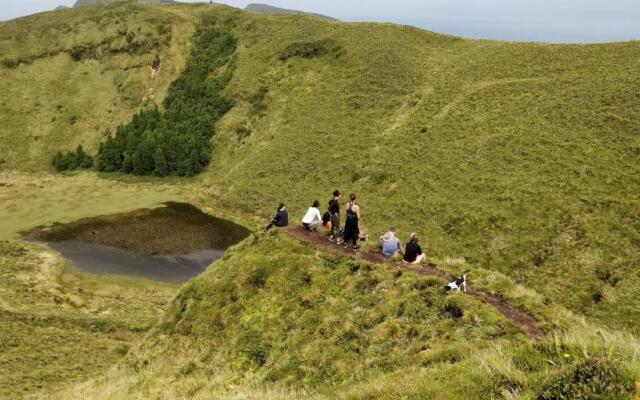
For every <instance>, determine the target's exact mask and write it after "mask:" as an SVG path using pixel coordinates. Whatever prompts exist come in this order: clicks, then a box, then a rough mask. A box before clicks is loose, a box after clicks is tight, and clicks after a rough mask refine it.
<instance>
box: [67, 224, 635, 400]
mask: <svg viewBox="0 0 640 400" xmlns="http://www.w3.org/2000/svg"><path fill="white" fill-rule="evenodd" d="M565 322H567V321H565ZM576 328H577V326H576ZM573 329H574V328H572V329H570V330H569V331H568V332H571V333H568V334H566V335H564V336H558V337H556V338H555V339H553V340H549V341H543V342H540V343H537V344H532V343H531V342H529V341H528V340H527V339H526V337H525V336H524V335H522V334H521V333H518V332H517V331H516V330H514V329H513V327H512V326H511V325H510V324H509V323H508V321H506V320H505V319H504V318H502V316H500V315H499V314H496V312H495V311H494V310H493V309H492V308H491V307H489V306H488V305H486V304H483V303H481V302H478V301H476V300H474V299H472V298H471V297H469V296H465V295H453V296H449V297H446V296H444V295H443V293H442V291H441V282H440V280H438V279H434V278H425V277H420V276H418V275H417V274H413V273H403V272H402V271H400V270H394V269H391V268H388V267H386V266H380V265H373V264H369V263H366V262H357V261H355V260H353V259H350V258H346V257H340V256H333V255H327V254H322V253H319V252H316V251H315V250H313V249H310V248H308V247H306V246H304V245H302V244H301V243H299V242H297V241H296V240H294V239H292V238H289V237H287V236H286V235H284V234H281V233H276V232H274V233H273V234H271V235H266V236H265V235H262V236H255V237H253V238H251V239H249V240H248V241H247V242H245V243H244V244H241V245H239V246H237V247H235V248H234V249H233V250H232V251H231V252H229V253H228V254H227V255H226V256H225V257H224V259H223V260H222V261H221V262H218V263H216V264H214V265H213V266H212V267H210V268H209V269H208V270H207V271H206V273H205V274H203V275H202V276H200V277H198V278H196V279H194V280H193V281H191V282H190V283H188V284H187V285H186V286H185V287H183V288H182V290H181V292H180V294H179V295H178V296H177V298H176V300H175V301H174V302H173V304H172V306H171V308H170V309H169V311H168V312H167V313H166V314H165V316H164V318H163V320H162V321H161V322H160V324H159V325H158V326H157V327H156V328H154V330H153V331H152V332H151V333H150V334H149V336H147V338H146V339H145V341H144V343H143V344H142V345H141V346H140V348H138V349H136V350H135V351H132V352H131V353H130V354H129V355H128V356H127V357H126V359H125V362H123V363H121V364H119V366H118V368H117V369H114V370H112V371H110V372H109V373H108V374H107V375H106V376H105V377H102V378H98V379H96V380H94V381H91V382H89V383H87V384H84V385H80V386H78V387H74V388H73V389H72V390H67V391H63V392H60V393H58V394H56V395H55V398H61V399H62V398H68V397H72V396H79V397H82V398H156V397H162V398H175V399H178V398H193V399H209V398H243V399H282V398H313V399H336V398H339V399H395V398H411V399H424V398H429V399H472V398H473V399H488V398H541V399H547V398H549V399H551V398H553V399H557V398H561V397H560V396H561V395H565V396H566V397H565V398H580V396H583V395H591V394H593V393H599V394H601V395H602V396H604V397H603V398H616V396H618V398H625V397H627V394H628V393H629V392H631V391H633V390H634V382H633V381H634V377H635V374H637V372H638V369H637V365H636V364H635V362H636V361H637V360H636V359H634V356H633V353H634V352H635V351H637V349H638V347H637V346H638V343H637V342H636V341H635V340H634V339H630V337H627V336H616V335H611V334H608V333H606V332H604V331H601V333H599V334H598V333H596V332H589V331H588V330H586V329H584V327H581V328H580V330H578V329H576V330H575V331H574V330H573ZM599 335H600V336H599ZM608 348H615V349H616V350H615V351H614V353H613V354H611V355H607V350H606V349H608ZM636 357H637V355H636ZM574 374H575V376H574ZM106 394H108V395H106Z"/></svg>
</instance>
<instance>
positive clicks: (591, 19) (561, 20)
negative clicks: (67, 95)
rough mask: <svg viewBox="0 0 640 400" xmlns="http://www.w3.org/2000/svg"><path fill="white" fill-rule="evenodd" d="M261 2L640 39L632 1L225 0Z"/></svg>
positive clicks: (598, 38) (366, 16) (16, 12)
mask: <svg viewBox="0 0 640 400" xmlns="http://www.w3.org/2000/svg"><path fill="white" fill-rule="evenodd" d="M0 1H1V2H2V3H6V5H3V7H2V9H1V10H0V19H1V20H7V19H12V18H16V17H19V16H24V15H29V14H32V13H36V12H42V11H50V10H53V9H54V8H55V7H56V6H59V5H66V6H71V5H73V3H74V0H21V1H11V0H0ZM255 2H261V3H265V4H269V5H273V6H277V7H284V8H293V9H298V10H302V11H309V12H316V13H321V14H325V15H328V16H331V17H334V18H338V19H341V20H343V21H347V22H356V21H372V22H394V23H400V24H407V25H413V26H417V27H420V28H423V29H427V30H430V31H435V32H440V33H447V34H452V35H457V36H463V37H468V38H481V39H500V40H524V41H543V42H571V43H600V42H613V41H625V40H638V39H640V24H639V23H638V21H639V20H640V7H637V5H636V4H634V2H633V1H632V0H611V1H608V2H607V3H605V4H603V3H602V2H601V1H596V0H581V1H580V0H556V1H555V2H551V1H549V0H538V1H533V0H521V1H518V2H514V1H509V0H484V1H478V0H456V1H446V0H425V1H420V0H396V1H394V2H390V1H382V0H373V1H368V2H366V3H364V5H363V3H361V2H344V1H338V0H324V1H323V2H318V1H317V0H316V1H312V0H298V1H295V0H272V1H244V0H225V1H218V3H223V4H227V5H230V6H234V7H238V8H244V7H245V6H246V5H247V4H249V3H255Z"/></svg>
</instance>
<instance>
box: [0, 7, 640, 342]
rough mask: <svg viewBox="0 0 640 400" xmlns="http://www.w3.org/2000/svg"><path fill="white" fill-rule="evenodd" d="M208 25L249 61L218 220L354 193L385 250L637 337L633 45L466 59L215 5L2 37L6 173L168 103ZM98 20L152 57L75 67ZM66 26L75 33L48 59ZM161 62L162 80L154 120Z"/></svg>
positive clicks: (20, 30) (390, 31)
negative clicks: (154, 72)
mask: <svg viewBox="0 0 640 400" xmlns="http://www.w3.org/2000/svg"><path fill="white" fill-rule="evenodd" d="M205 11H213V12H214V13H215V14H216V18H217V20H218V22H217V24H219V28H220V29H222V30H228V31H229V32H230V33H231V34H232V35H234V37H236V39H237V40H238V42H239V46H238V50H237V52H236V54H235V57H236V59H235V61H234V64H235V65H236V69H235V72H234V75H233V79H232V81H231V82H230V84H229V86H228V87H227V89H226V94H227V96H228V97H229V98H230V99H232V101H233V102H234V104H235V106H234V108H233V110H232V111H231V112H230V113H228V114H227V116H226V117H225V118H224V119H223V120H222V121H221V122H220V123H219V125H218V128H217V132H216V135H215V136H214V139H213V147H214V149H215V150H214V154H213V156H212V163H211V165H210V167H209V169H208V171H207V172H206V173H205V174H204V175H203V176H202V177H201V178H200V179H201V182H202V184H203V185H204V186H206V187H207V188H208V189H207V191H208V193H209V194H210V195H211V196H212V201H214V202H215V203H216V204H217V205H219V206H222V207H229V208H232V209H235V210H238V211H242V212H245V213H247V214H252V215H260V216H262V217H267V216H268V214H270V213H271V208H272V207H273V206H274V205H275V204H277V202H278V201H282V200H284V201H285V202H286V203H288V204H289V205H290V209H291V211H292V214H293V216H294V217H295V216H297V215H301V214H302V213H303V212H304V210H305V208H306V207H307V205H308V204H309V203H310V202H311V201H312V200H313V199H314V198H317V199H319V200H321V201H322V202H326V201H327V198H328V196H327V194H328V193H331V192H332V191H333V190H335V188H340V189H342V191H343V192H350V191H354V192H358V193H359V195H360V201H361V203H362V205H363V210H364V219H363V225H364V228H365V230H367V231H368V232H369V233H371V234H372V235H377V234H381V233H382V232H384V230H385V229H386V228H387V227H388V225H390V224H394V225H398V227H399V228H400V229H401V230H402V231H404V232H405V234H406V233H408V232H411V231H417V232H419V233H421V234H422V236H423V240H424V243H425V244H426V247H427V248H428V251H429V254H430V256H431V257H432V261H435V262H442V261H445V260H447V259H456V260H458V259H460V260H463V261H464V262H466V263H468V264H469V268H470V269H472V270H473V269H475V268H483V269H487V270H497V271H500V272H501V273H504V274H507V275H508V276H510V277H511V278H513V279H515V280H516V281H517V282H519V283H522V284H525V285H530V286H532V287H533V288H535V289H536V290H539V291H540V292H541V293H543V294H544V295H545V296H546V297H547V298H548V301H553V302H558V303H563V304H567V305H568V306H569V307H570V308H571V309H572V310H574V311H577V312H580V313H583V314H586V315H589V316H593V317H595V318H597V319H600V320H601V321H606V322H607V323H612V324H615V325H616V326H617V327H620V328H626V329H631V330H633V331H638V329H640V328H639V325H638V323H637V321H640V307H636V306H635V305H634V304H635V302H634V301H633V300H632V299H634V298H636V297H637V296H638V295H640V277H639V276H638V274H637V273H636V271H637V266H638V265H639V264H640V226H638V223H637V221H638V220H639V219H640V196H639V195H638V193H640V178H639V177H640V163H639V162H638V160H639V157H640V139H639V138H638V136H637V132H638V131H640V126H639V125H640V118H638V116H639V115H638V114H639V113H640V107H638V106H637V105H638V103H639V99H638V93H640V79H638V78H639V75H640V71H638V70H637V69H636V68H633V67H631V66H633V65H635V63H636V61H637V60H638V58H639V57H640V43H639V42H628V43H613V44H604V45H544V44H529V43H509V42H494V41H477V40H462V39H459V38H455V37H450V36H443V35H437V34H433V33H430V32H426V31H423V30H420V29H416V28H410V27H403V26H396V25H390V24H368V23H357V24H343V23H329V22H327V21H322V20H320V19H317V18H311V17H305V16H297V15H263V14H254V13H246V12H242V11H240V10H236V9H232V8H228V7H222V6H217V5H171V6H158V5H143V4H117V5H109V6H106V5H104V6H94V7H87V8H83V9H77V10H66V11H61V12H57V13H45V14H41V15H38V16H32V17H28V18H23V19H19V20H15V21H11V22H8V23H5V24H3V25H2V26H3V30H2V33H1V34H0V50H1V52H2V58H3V59H4V60H5V64H6V60H10V64H11V63H14V64H15V61H16V60H27V61H25V62H22V61H21V62H20V63H19V65H18V66H16V67H10V68H9V67H7V66H6V65H5V66H4V67H3V68H0V88H1V89H2V90H3V91H4V92H5V93H8V96H6V97H5V99H4V100H3V102H2V104H0V110H1V112H0V117H1V118H2V123H1V124H0V138H1V139H2V140H1V141H0V158H2V159H3V160H4V161H5V163H4V168H5V169H21V170H38V169H48V168H49V167H48V166H47V164H48V163H49V162H50V159H51V158H50V157H51V156H52V155H53V154H54V153H55V151H57V150H61V149H62V150H64V149H71V148H75V146H76V145H77V144H80V143H82V144H84V145H85V147H86V148H88V149H90V150H91V149H95V148H96V146H97V143H98V142H99V141H100V140H101V137H102V135H103V132H104V130H105V129H106V128H110V129H111V130H113V129H114V128H115V126H117V125H118V124H120V123H123V122H126V121H127V119H128V118H129V117H130V115H131V114H132V113H133V112H134V111H135V110H136V109H139V107H140V106H142V105H143V104H147V105H149V104H153V103H154V102H156V103H159V102H160V101H161V100H162V99H163V97H164V93H165V92H166V87H167V86H168V84H169V82H170V81H171V80H172V79H175V78H176V77H177V76H178V74H179V73H180V68H181V66H182V65H184V57H185V56H186V54H187V46H188V40H189V38H190V33H191V32H192V31H193V29H194V28H193V27H194V25H195V24H197V23H198V21H199V18H200V17H199V16H200V15H201V13H202V12H205ZM125 16H126V19H124V20H122V18H125ZM63 17H64V18H63ZM97 17H100V21H101V22H100V23H101V24H103V25H105V28H106V27H108V28H109V29H106V30H105V29H103V30H102V31H106V32H107V39H109V37H111V36H108V35H113V37H112V39H110V41H109V43H112V45H111V46H113V43H120V42H121V41H122V40H125V39H126V37H127V35H128V34H127V33H126V32H137V31H138V30H140V31H141V32H147V33H146V34H144V35H139V34H136V36H135V38H136V39H135V40H133V41H132V43H138V38H139V39H140V41H141V43H146V44H147V45H146V46H142V45H141V46H140V47H134V48H131V47H127V46H125V47H124V49H125V50H126V49H129V50H131V52H127V51H124V52H122V51H118V52H115V53H114V52H109V51H106V49H105V50H104V51H102V52H96V57H89V58H87V59H84V58H81V59H78V61H74V60H73V58H72V57H71V56H70V55H69V54H68V53H69V52H72V50H73V49H74V48H80V49H82V48H85V47H86V45H83V44H82V43H85V42H87V41H88V43H94V44H95V43H100V42H102V41H104V40H105V36H104V35H103V34H101V33H99V32H102V31H98V30H96V27H95V26H94V22H93V19H95V18H97ZM121 21H124V22H125V23H122V22H121ZM119 25H125V26H127V27H128V28H127V30H126V32H125V29H124V28H123V29H120V30H118V28H117V27H118V26H119ZM65 26H74V27H75V28H73V29H72V32H73V31H74V30H75V31H77V33H76V34H73V35H71V36H62V37H61V38H65V40H64V41H61V40H58V41H57V42H55V45H51V44H50V42H51V41H52V37H57V36H55V35H54V33H56V32H59V31H60V30H61V29H67V28H64V27H65ZM160 27H162V28H160ZM167 27H170V28H171V40H170V41H169V42H168V43H169V44H163V43H164V42H163V40H166V38H167V37H168V36H167V30H168V28H167ZM28 32H32V33H30V34H27V33H28ZM33 32H37V33H33ZM109 32H113V33H109ZM158 32H165V33H164V34H159V33H158ZM89 33H92V34H91V35H95V37H94V36H91V35H89ZM29 35H31V36H34V35H36V36H37V40H35V39H34V40H29V38H30V36H29ZM121 35H124V37H125V39H118V38H121ZM129 36H130V35H129ZM141 36H142V37H141ZM88 38H92V39H90V40H88ZM162 38H165V39H162ZM118 40H120V41H118ZM125 43H126V40H125ZM78 46H80V47H78ZM89 47H90V46H89ZM101 48H102V47H101ZM119 48H121V49H122V47H119ZM44 49H55V50H54V51H53V53H54V54H53V55H50V54H49V53H51V52H52V51H51V50H44ZM134 50H135V51H134ZM156 51H159V52H160V54H161V58H162V59H163V60H166V62H163V64H162V65H163V66H162V70H161V74H160V78H159V81H158V82H157V91H156V95H155V98H154V101H151V102H146V103H144V102H142V98H143V97H144V93H145V87H149V85H150V83H149V80H150V78H149V76H148V70H147V69H146V68H145V65H146V63H147V62H150V60H151V57H152V54H153V53H155V52H156ZM65 52H67V53H65ZM140 52H142V53H140ZM129 53H132V54H129ZM139 53H140V54H139ZM80 54H84V53H83V52H80ZM89 54H93V53H91V52H90V53H89ZM98 55H99V56H98ZM29 63H30V64H29ZM12 65H13V64H12ZM56 77H57V78H56ZM34 110H38V111H37V112H36V111H34ZM72 122H73V124H72ZM575 276H580V277H581V279H575Z"/></svg>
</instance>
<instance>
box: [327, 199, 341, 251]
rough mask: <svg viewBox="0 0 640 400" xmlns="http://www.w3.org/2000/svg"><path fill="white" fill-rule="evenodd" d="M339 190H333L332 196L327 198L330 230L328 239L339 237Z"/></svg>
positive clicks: (337, 238) (332, 239)
mask: <svg viewBox="0 0 640 400" xmlns="http://www.w3.org/2000/svg"><path fill="white" fill-rule="evenodd" d="M340 195H341V193H340V191H339V190H336V191H335V192H333V198H332V199H331V200H329V215H330V217H331V231H329V240H331V241H332V242H333V241H334V240H339V238H340Z"/></svg>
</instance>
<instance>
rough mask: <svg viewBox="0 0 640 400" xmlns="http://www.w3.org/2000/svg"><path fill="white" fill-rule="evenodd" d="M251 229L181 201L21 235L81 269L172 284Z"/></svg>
mask: <svg viewBox="0 0 640 400" xmlns="http://www.w3.org/2000/svg"><path fill="white" fill-rule="evenodd" d="M249 234H250V231H249V230H247V229H246V228H244V227H242V226H240V225H237V224H235V223H233V222H231V221H227V220H224V219H220V218H216V217H214V216H211V215H209V214H206V213H204V212H202V211H201V210H199V209H198V208H196V207H195V206H192V205H190V204H185V203H166V204H165V205H164V206H163V207H159V208H153V209H141V210H136V211H133V212H128V213H122V214H113V215H106V216H98V217H92V218H83V219H80V220H78V221H75V222H71V223H67V224H61V223H56V224H53V225H51V226H48V227H36V228H33V229H30V230H27V231H24V232H21V235H22V237H23V239H25V240H29V241H34V242H40V243H46V244H47V245H48V246H49V247H50V248H52V249H53V250H56V251H58V252H59V253H61V254H62V255H63V256H64V257H65V258H66V259H67V260H68V261H69V262H70V265H71V266H72V267H75V268H77V269H79V270H82V271H84V272H88V273H93V274H97V275H122V276H129V277H138V278H143V279H150V280H154V281H158V282H164V283H170V284H182V283H184V282H186V281H188V280H190V279H192V278H193V277H195V276H198V275H199V274H201V273H202V272H203V271H205V270H206V269H207V267H208V266H209V265H211V264H212V263H213V262H214V261H216V260H217V259H219V258H221V257H222V256H223V255H224V254H225V252H226V250H227V249H228V248H229V247H230V246H232V245H234V244H237V243H239V242H240V241H242V240H243V239H244V238H246V237H247V236H249Z"/></svg>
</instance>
